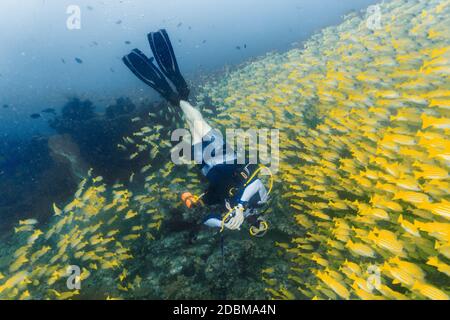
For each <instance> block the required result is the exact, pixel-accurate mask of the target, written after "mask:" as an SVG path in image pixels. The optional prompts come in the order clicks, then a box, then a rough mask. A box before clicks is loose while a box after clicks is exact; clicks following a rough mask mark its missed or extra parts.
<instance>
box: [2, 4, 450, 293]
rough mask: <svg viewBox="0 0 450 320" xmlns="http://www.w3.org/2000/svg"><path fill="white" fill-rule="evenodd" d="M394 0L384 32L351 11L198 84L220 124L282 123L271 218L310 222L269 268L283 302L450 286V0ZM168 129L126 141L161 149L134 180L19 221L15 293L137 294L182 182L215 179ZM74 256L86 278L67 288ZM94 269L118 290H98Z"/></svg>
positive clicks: (99, 185)
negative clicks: (134, 267) (296, 44)
mask: <svg viewBox="0 0 450 320" xmlns="http://www.w3.org/2000/svg"><path fill="white" fill-rule="evenodd" d="M380 8H381V10H382V23H381V29H379V30H370V29H369V28H368V27H367V24H366V21H365V20H366V19H365V18H364V17H360V16H358V15H357V14H351V15H349V16H347V17H346V18H345V21H344V22H343V23H342V24H341V25H339V26H337V27H329V28H326V29H325V30H323V31H322V32H321V33H320V34H317V35H315V36H314V37H312V38H311V39H310V40H309V41H308V42H307V43H306V44H305V48H304V49H294V50H291V51H289V52H287V53H284V54H278V53H271V54H268V55H267V56H265V57H263V58H261V59H259V60H257V61H254V62H252V63H250V64H248V65H247V66H246V67H243V68H240V69H239V70H236V71H233V72H231V73H229V74H228V75H226V76H225V77H223V78H222V79H220V80H216V81H212V82H210V83H207V84H205V85H204V86H203V88H202V90H201V92H200V93H199V94H198V100H199V101H202V100H203V98H204V97H206V96H208V97H210V98H211V99H212V102H213V104H214V105H215V109H214V110H213V109H209V108H208V106H206V105H202V104H200V107H201V108H202V111H203V113H204V114H205V115H206V116H208V115H212V114H215V113H216V112H219V115H218V116H217V117H215V118H213V119H208V121H211V122H212V123H213V124H214V125H215V126H216V127H218V128H221V129H224V128H241V129H250V128H276V129H279V130H280V154H279V158H280V170H279V172H278V174H277V176H276V180H277V183H276V185H275V187H274V192H273V195H274V200H273V205H272V209H271V215H274V218H273V219H272V220H271V222H272V224H273V225H274V228H276V227H277V226H276V224H277V221H276V215H277V210H283V212H288V213H289V214H290V215H291V216H292V223H293V225H294V226H295V228H294V230H295V232H294V236H293V238H292V241H291V243H278V242H277V243H275V245H276V246H277V247H279V248H280V250H281V253H282V254H281V255H280V259H285V260H286V264H288V265H289V267H290V269H289V270H290V272H289V275H288V276H287V277H286V279H280V277H279V276H277V273H278V270H276V268H267V269H264V270H262V271H261V281H263V282H264V283H266V284H267V288H266V290H267V293H268V294H269V295H270V296H271V297H272V298H274V299H298V298H309V299H449V295H450V279H449V277H450V221H449V220H450V197H449V192H448V191H449V190H450V186H449V176H448V168H449V163H450V141H449V138H448V137H449V131H450V32H449V31H450V30H449V29H450V1H448V0H445V1H436V0H430V1H419V0H416V1H406V0H399V1H392V2H387V3H383V4H381V5H380ZM149 116H150V117H156V115H154V114H150V115H149ZM139 121H142V119H140V118H135V119H133V120H132V122H139ZM162 129H163V128H162V126H145V127H143V128H142V129H141V130H140V131H139V132H136V133H135V134H134V135H133V136H130V137H124V139H123V143H122V144H119V145H118V146H117V147H118V149H119V150H123V151H124V152H126V153H127V154H129V155H128V157H129V159H130V160H131V161H133V160H134V159H136V158H137V157H139V156H141V155H142V154H149V155H150V160H151V161H150V162H149V164H148V165H147V166H144V167H143V168H142V170H141V171H140V172H136V173H130V177H129V181H127V182H126V183H125V184H115V185H113V186H107V185H106V184H105V183H104V182H103V179H102V177H96V176H95V175H94V174H93V172H92V171H90V172H89V175H88V176H87V177H86V178H85V179H84V180H83V181H81V182H80V185H79V188H78V190H77V192H76V194H75V195H74V198H73V200H72V201H71V202H69V203H67V204H54V206H53V217H52V219H51V221H50V222H49V223H48V224H46V225H41V224H40V223H39V222H38V221H36V220H35V219H28V220H24V221H20V222H19V223H18V224H17V226H16V228H15V230H14V236H13V238H12V239H11V240H10V243H13V245H11V248H10V252H7V254H6V255H7V257H6V258H5V256H4V255H3V256H1V257H0V299H76V298H100V299H121V298H125V299H126V298H133V290H134V289H135V288H137V287H139V286H140V285H141V283H142V281H143V279H142V275H139V274H136V272H134V271H130V268H131V267H130V263H131V261H133V260H134V261H136V260H137V259H139V255H140V254H141V250H142V247H143V246H145V245H144V243H145V242H146V241H152V240H153V239H155V237H156V236H157V234H158V230H159V229H160V228H161V226H162V223H163V220H164V216H165V214H166V212H167V210H170V209H171V208H174V207H176V206H181V202H180V201H179V194H180V193H181V192H182V191H183V190H186V189H188V190H190V191H191V192H193V193H197V194H200V191H201V189H202V186H201V184H200V181H199V180H198V175H197V174H196V172H195V170H194V169H193V166H192V165H186V166H175V165H174V164H173V163H172V162H171V161H170V150H171V147H172V145H171V143H170V142H169V138H168V134H167V132H164V133H163V130H162ZM149 172H151V174H150V175H149V176H147V175H148V174H149ZM142 177H143V180H144V186H143V188H142V187H141V186H139V187H138V186H136V188H134V189H133V186H134V184H135V181H136V179H138V178H139V179H142ZM275 208H276V209H275ZM5 261H7V263H5ZM72 265H79V266H80V267H81V271H82V272H81V274H80V275H79V276H78V277H77V279H76V280H79V281H80V283H81V286H82V289H81V290H69V289H68V288H67V279H68V271H67V270H68V268H69V267H70V266H72ZM89 278H91V279H93V278H95V279H96V281H99V282H98V283H101V281H102V279H104V278H110V279H112V280H113V283H114V287H113V288H111V287H108V286H106V285H105V286H101V287H102V288H103V289H102V290H101V292H100V293H97V294H98V295H95V292H96V289H97V288H99V286H96V287H94V288H92V290H91V291H89V294H90V295H89V294H88V295H87V296H86V295H85V294H83V292H85V290H86V289H85V288H84V287H83V285H84V283H86V281H85V280H86V279H89ZM92 292H94V293H92Z"/></svg>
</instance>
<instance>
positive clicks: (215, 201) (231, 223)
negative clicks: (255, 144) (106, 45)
mask: <svg viewBox="0 0 450 320" xmlns="http://www.w3.org/2000/svg"><path fill="white" fill-rule="evenodd" d="M148 40H149V42H150V47H151V49H152V52H153V56H154V57H153V58H148V57H147V56H146V55H145V54H144V53H142V52H141V51H140V50H138V49H134V50H132V51H131V53H129V54H128V55H126V56H125V57H123V62H124V63H125V65H126V66H127V67H128V68H129V69H130V70H131V71H132V72H133V73H134V75H136V76H137V77H138V78H139V79H140V80H141V81H143V82H144V83H145V84H147V85H148V86H150V87H151V88H153V89H154V90H156V91H157V92H158V93H159V94H160V95H161V96H162V97H163V98H164V99H165V100H167V101H168V102H169V103H170V104H171V105H173V106H175V107H179V108H180V109H181V110H182V112H183V115H184V118H185V121H186V122H187V124H188V127H189V131H190V133H191V137H192V148H193V155H194V158H195V160H196V161H197V163H198V164H199V167H200V171H201V172H202V174H203V175H204V176H205V177H206V179H207V180H208V182H209V186H208V188H207V190H206V191H205V193H204V194H203V195H201V196H194V195H192V194H191V193H189V192H186V193H184V194H183V195H182V197H181V198H182V200H183V202H184V203H185V205H186V206H187V207H188V208H193V207H197V206H208V207H212V206H214V205H220V206H222V205H223V206H224V208H223V209H222V210H223V211H224V213H216V214H209V215H208V216H207V217H206V219H205V220H204V224H205V225H206V226H208V227H212V228H220V230H221V231H223V230H224V229H225V228H226V229H229V230H240V228H241V226H242V224H243V223H244V221H245V220H246V219H247V221H248V222H249V223H250V225H251V227H250V234H251V235H253V236H263V235H264V234H265V233H266V232H267V230H268V224H267V222H266V221H265V219H264V218H263V216H262V213H263V212H262V211H261V210H263V209H264V207H265V206H267V202H268V200H269V194H270V191H271V189H272V182H273V181H272V178H271V180H270V184H271V186H270V188H269V191H268V190H267V189H266V187H265V186H264V184H263V182H262V181H261V180H260V179H259V178H258V173H260V172H261V170H263V169H267V170H268V168H266V167H263V166H258V165H249V164H244V165H240V164H237V156H236V153H235V152H234V151H233V149H232V148H230V147H229V146H228V145H227V144H226V143H225V142H224V139H223V136H222V134H221V133H220V131H218V130H214V129H213V128H212V127H211V126H210V125H209V124H208V123H207V122H206V121H205V120H204V118H203V116H202V115H201V113H200V112H199V111H198V110H197V109H196V108H195V107H193V106H192V105H191V104H190V103H189V102H188V99H189V93H190V90H189V87H188V85H187V83H186V81H185V79H184V78H183V76H182V75H181V72H180V69H179V67H178V63H177V60H176V57H175V53H174V50H173V47H172V44H171V42H170V39H169V36H168V34H167V32H166V30H160V31H158V32H152V33H150V34H148ZM155 60H156V63H157V65H158V66H159V68H158V67H157V66H156V65H155V63H154V61H155ZM207 150H212V151H210V152H209V153H208V152H207ZM224 151H225V153H224ZM269 171H270V170H269Z"/></svg>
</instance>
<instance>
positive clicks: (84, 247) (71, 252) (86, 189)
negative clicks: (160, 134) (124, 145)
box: [0, 129, 177, 300]
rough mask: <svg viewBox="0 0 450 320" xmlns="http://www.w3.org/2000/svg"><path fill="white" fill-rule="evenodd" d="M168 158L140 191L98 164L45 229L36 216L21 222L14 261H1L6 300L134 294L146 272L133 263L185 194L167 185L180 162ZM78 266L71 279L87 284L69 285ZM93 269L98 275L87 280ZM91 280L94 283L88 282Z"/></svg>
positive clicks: (1, 292) (0, 295)
mask: <svg viewBox="0 0 450 320" xmlns="http://www.w3.org/2000/svg"><path fill="white" fill-rule="evenodd" d="M157 130H158V129H154V130H152V132H153V131H157ZM136 134H137V135H138V136H139V132H138V133H136ZM129 139H131V138H129ZM148 141H151V140H148ZM169 150H170V148H169ZM165 153H166V154H168V153H169V151H167V152H165ZM165 163H166V164H164V165H162V166H160V167H159V168H156V169H155V170H154V171H153V174H152V175H150V176H148V177H146V178H145V189H144V191H143V190H142V187H141V188H140V190H139V191H140V193H137V192H136V193H133V192H132V191H131V190H130V188H126V186H125V185H124V184H115V185H113V186H107V185H106V184H105V183H103V178H102V177H94V176H93V172H92V170H91V171H90V172H89V174H88V176H87V177H86V178H85V179H84V180H82V181H81V182H80V184H79V187H78V190H77V192H76V193H75V195H74V198H73V200H72V201H71V202H70V203H68V204H66V205H64V206H58V205H57V204H54V205H53V217H52V219H51V221H50V222H49V223H48V224H44V225H43V226H42V228H38V226H39V222H38V221H37V220H35V219H28V220H23V221H19V223H18V225H17V227H16V228H15V230H14V236H13V238H12V239H11V241H10V243H13V245H12V246H11V251H10V252H8V254H7V257H6V258H7V261H9V263H8V264H7V265H6V266H5V264H4V263H3V264H2V265H0V299H61V300H63V299H76V298H82V299H83V298H84V299H92V298H94V299H121V298H125V299H126V298H133V290H134V289H136V288H137V287H140V285H141V282H142V277H141V276H140V275H139V274H136V272H133V273H132V272H130V271H129V270H128V269H127V266H128V265H129V264H132V262H133V261H136V259H137V260H139V255H140V254H141V251H142V249H143V248H144V247H145V242H146V241H152V240H154V239H155V236H156V235H157V233H158V231H159V229H160V228H161V225H162V222H163V220H164V216H165V209H164V208H170V207H171V205H172V204H173V202H174V201H175V200H176V198H177V193H172V192H166V191H168V189H167V188H168V187H167V186H168V185H169V183H168V181H173V180H174V177H172V176H173V174H174V173H173V172H172V169H173V165H172V164H171V163H170V162H165ZM145 169H146V168H143V170H142V171H145ZM133 176H134V174H131V176H130V181H131V182H132V180H133ZM162 177H164V178H167V180H166V181H164V179H163V178H162ZM172 187H176V184H175V185H173V184H172ZM165 189H167V190H165ZM174 197H175V198H174ZM0 260H2V261H4V260H5V257H4V256H3V257H0ZM71 266H78V267H79V268H80V271H81V273H80V274H79V275H77V276H76V277H75V278H74V279H72V282H71V283H72V284H78V283H79V285H80V286H81V289H82V290H73V287H70V288H69V287H68V286H67V284H68V280H69V277H70V276H71V275H73V273H72V271H71V270H72V269H70V267H71ZM93 276H96V279H95V280H93V281H85V280H86V279H88V278H92V277H93ZM104 279H112V283H114V286H113V287H110V286H108V285H105V284H103V285H101V284H102V281H104ZM89 280H91V279H89ZM86 283H89V287H91V288H90V289H89V288H87V289H86V288H85V287H83V286H84V285H85V284H86ZM98 288H102V290H99V289H98ZM83 292H85V294H82V293H83Z"/></svg>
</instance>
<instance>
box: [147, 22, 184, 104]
mask: <svg viewBox="0 0 450 320" xmlns="http://www.w3.org/2000/svg"><path fill="white" fill-rule="evenodd" d="M148 41H149V42H150V47H151V48H152V51H153V55H154V57H155V60H156V63H157V64H158V66H159V68H160V69H161V71H162V72H163V73H164V75H165V76H166V77H167V78H168V79H169V80H170V81H171V82H172V83H173V84H174V86H175V88H176V89H177V91H178V94H179V96H180V98H181V99H182V100H186V101H187V100H188V98H189V87H188V85H187V83H186V81H185V80H184V78H183V76H182V75H181V72H180V68H179V67H178V63H177V59H176V57H175V53H174V51H173V47H172V43H171V42H170V39H169V35H168V34H167V31H166V30H165V29H162V30H159V31H158V32H151V33H149V34H148Z"/></svg>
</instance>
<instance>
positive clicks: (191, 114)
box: [180, 100, 212, 145]
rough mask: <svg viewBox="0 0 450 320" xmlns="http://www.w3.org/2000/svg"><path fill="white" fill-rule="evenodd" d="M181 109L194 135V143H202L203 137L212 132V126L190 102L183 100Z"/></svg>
mask: <svg viewBox="0 0 450 320" xmlns="http://www.w3.org/2000/svg"><path fill="white" fill-rule="evenodd" d="M180 107H181V110H183V113H184V117H185V118H186V122H187V124H188V126H189V130H190V131H191V135H192V145H196V144H198V143H202V139H203V138H204V137H205V136H206V135H207V134H208V133H209V132H211V130H212V128H211V126H210V125H209V124H208V123H207V122H206V121H205V119H203V116H202V114H201V113H200V111H198V110H197V109H196V108H194V107H193V106H192V105H191V104H190V103H189V102H187V101H183V100H181V102H180Z"/></svg>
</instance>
